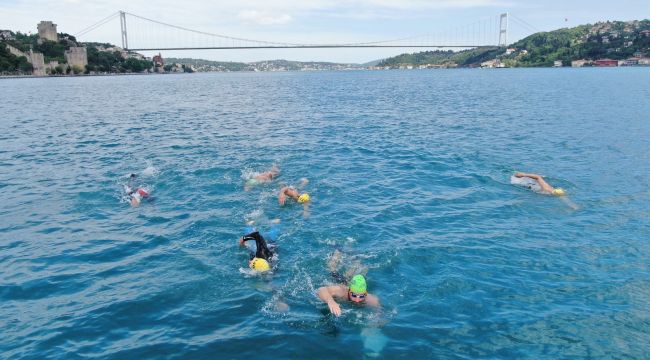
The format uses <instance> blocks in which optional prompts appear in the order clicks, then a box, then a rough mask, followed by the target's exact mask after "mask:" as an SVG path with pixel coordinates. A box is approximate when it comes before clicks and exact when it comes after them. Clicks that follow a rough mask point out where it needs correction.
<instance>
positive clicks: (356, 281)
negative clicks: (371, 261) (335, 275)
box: [350, 275, 368, 294]
mask: <svg viewBox="0 0 650 360" xmlns="http://www.w3.org/2000/svg"><path fill="white" fill-rule="evenodd" d="M350 291H352V292H353V293H357V294H358V293H365V292H366V291H368V288H367V286H366V278H364V277H363V275H354V276H353V277H352V280H350Z"/></svg>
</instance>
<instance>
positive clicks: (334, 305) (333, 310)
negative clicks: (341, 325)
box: [327, 300, 341, 316]
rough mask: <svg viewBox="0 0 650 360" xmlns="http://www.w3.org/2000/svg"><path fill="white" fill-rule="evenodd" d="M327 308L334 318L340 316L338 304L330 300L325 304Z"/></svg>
mask: <svg viewBox="0 0 650 360" xmlns="http://www.w3.org/2000/svg"><path fill="white" fill-rule="evenodd" d="M327 306H329V308H330V312H331V313H332V314H334V316H341V306H339V304H338V303H337V302H336V301H334V300H332V301H329V302H328V303H327Z"/></svg>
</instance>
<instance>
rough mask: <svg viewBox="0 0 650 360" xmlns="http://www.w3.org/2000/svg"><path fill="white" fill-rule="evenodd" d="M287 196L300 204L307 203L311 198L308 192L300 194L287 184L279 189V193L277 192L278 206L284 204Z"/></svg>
mask: <svg viewBox="0 0 650 360" xmlns="http://www.w3.org/2000/svg"><path fill="white" fill-rule="evenodd" d="M287 196H288V197H290V198H292V199H294V200H296V201H297V202H298V203H300V204H307V203H308V202H309V201H310V200H311V198H310V197H309V194H307V193H302V194H301V193H299V192H298V190H296V189H294V188H292V187H289V186H285V187H283V188H282V189H280V193H279V194H278V203H280V206H284V204H285V203H286V202H287Z"/></svg>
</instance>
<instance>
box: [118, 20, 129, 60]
mask: <svg viewBox="0 0 650 360" xmlns="http://www.w3.org/2000/svg"><path fill="white" fill-rule="evenodd" d="M120 29H121V30H122V49H124V50H129V39H128V38H127V36H126V13H125V12H124V11H120Z"/></svg>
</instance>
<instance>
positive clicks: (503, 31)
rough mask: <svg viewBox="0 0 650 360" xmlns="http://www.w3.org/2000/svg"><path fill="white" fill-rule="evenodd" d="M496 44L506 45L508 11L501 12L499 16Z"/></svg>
mask: <svg viewBox="0 0 650 360" xmlns="http://www.w3.org/2000/svg"><path fill="white" fill-rule="evenodd" d="M497 46H500V47H506V46H508V13H503V14H501V17H500V18H499V43H498V44H497Z"/></svg>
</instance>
